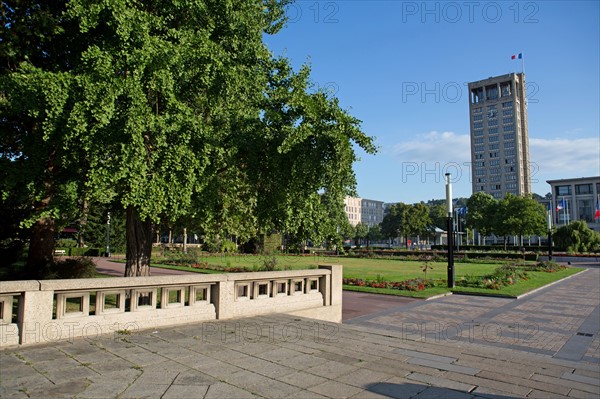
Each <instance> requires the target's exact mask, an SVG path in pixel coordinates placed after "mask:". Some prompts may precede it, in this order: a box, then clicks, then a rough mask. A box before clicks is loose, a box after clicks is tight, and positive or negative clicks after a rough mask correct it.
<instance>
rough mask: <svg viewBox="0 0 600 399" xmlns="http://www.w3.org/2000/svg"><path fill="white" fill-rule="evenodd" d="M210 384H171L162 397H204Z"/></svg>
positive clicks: (165, 398) (170, 398)
mask: <svg viewBox="0 0 600 399" xmlns="http://www.w3.org/2000/svg"><path fill="white" fill-rule="evenodd" d="M208 388H209V387H208V385H204V386H203V385H171V386H170V387H169V389H167V392H165V393H164V395H163V396H161V399H182V398H203V397H204V395H206V393H207V392H208Z"/></svg>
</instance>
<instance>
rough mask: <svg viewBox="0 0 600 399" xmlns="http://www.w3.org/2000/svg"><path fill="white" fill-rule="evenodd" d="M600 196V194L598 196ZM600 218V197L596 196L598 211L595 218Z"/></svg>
mask: <svg viewBox="0 0 600 399" xmlns="http://www.w3.org/2000/svg"><path fill="white" fill-rule="evenodd" d="M598 197H600V196H598ZM598 218H600V199H599V198H596V213H594V220H596V219H598Z"/></svg>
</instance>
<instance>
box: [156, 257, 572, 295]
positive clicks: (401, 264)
mask: <svg viewBox="0 0 600 399" xmlns="http://www.w3.org/2000/svg"><path fill="white" fill-rule="evenodd" d="M271 258H272V257H270V256H251V255H218V256H205V257H203V258H201V260H200V261H201V262H207V263H208V264H210V265H215V266H229V267H246V268H248V269H250V270H255V269H257V268H259V267H260V266H261V265H262V264H263V262H264V261H265V260H268V259H271ZM276 258H277V267H278V268H279V269H306V268H314V267H316V266H318V265H319V264H339V265H342V266H343V267H344V272H343V275H344V278H360V279H364V280H376V279H378V278H380V279H382V280H387V281H404V280H408V279H412V278H419V277H421V278H423V277H425V274H424V273H423V270H422V267H423V265H424V264H425V263H424V262H423V261H404V260H398V259H368V258H345V257H326V256H320V255H313V256H277V257H276ZM506 263H510V262H509V261H498V262H497V263H462V262H455V265H454V266H455V281H459V280H460V278H461V277H463V276H485V275H489V274H492V273H493V271H494V270H495V269H496V268H497V267H498V266H501V265H503V264H506ZM429 264H430V266H431V267H433V269H430V270H428V272H427V278H431V279H436V280H445V279H446V278H447V269H448V264H447V262H430V263H429ZM153 266H158V267H168V268H173V269H177V270H188V271H197V272H199V273H220V272H219V271H214V270H206V269H195V268H191V267H187V266H164V265H160V264H156V265H155V264H153ZM579 271H581V269H577V268H569V269H565V270H561V271H559V272H554V273H546V272H528V275H529V278H528V280H524V281H519V282H518V283H517V284H515V285H512V286H508V287H503V288H501V289H500V290H493V289H484V288H470V287H456V288H454V289H452V290H450V289H448V288H447V287H443V286H436V287H434V288H428V289H425V290H423V291H419V292H414V291H405V290H397V289H385V288H372V287H357V286H350V285H344V289H345V290H350V291H360V292H372V293H379V294H388V295H400V296H410V297H416V298H428V297H432V296H436V295H443V294H446V293H449V292H451V291H452V292H456V293H472V294H477V295H499V296H509V297H515V296H518V295H522V294H524V293H526V292H528V291H531V290H533V289H536V288H539V287H542V286H544V285H546V284H549V283H551V282H554V281H557V280H560V279H562V278H564V277H567V276H569V275H572V274H575V273H577V272H579Z"/></svg>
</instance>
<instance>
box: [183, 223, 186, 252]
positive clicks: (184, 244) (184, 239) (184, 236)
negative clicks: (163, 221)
mask: <svg viewBox="0 0 600 399" xmlns="http://www.w3.org/2000/svg"><path fill="white" fill-rule="evenodd" d="M183 253H184V254H187V227H184V228H183Z"/></svg>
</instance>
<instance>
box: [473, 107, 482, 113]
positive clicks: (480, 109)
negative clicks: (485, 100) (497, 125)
mask: <svg viewBox="0 0 600 399" xmlns="http://www.w3.org/2000/svg"><path fill="white" fill-rule="evenodd" d="M473 112H474V113H476V114H479V113H481V112H483V107H475V108H473Z"/></svg>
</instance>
